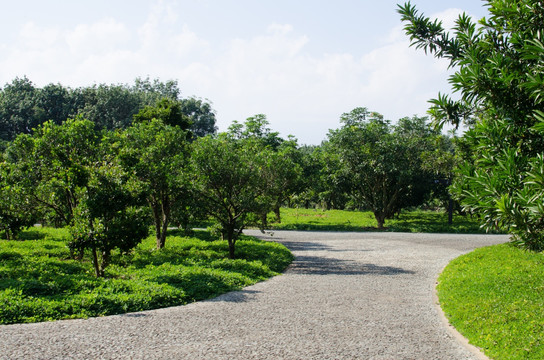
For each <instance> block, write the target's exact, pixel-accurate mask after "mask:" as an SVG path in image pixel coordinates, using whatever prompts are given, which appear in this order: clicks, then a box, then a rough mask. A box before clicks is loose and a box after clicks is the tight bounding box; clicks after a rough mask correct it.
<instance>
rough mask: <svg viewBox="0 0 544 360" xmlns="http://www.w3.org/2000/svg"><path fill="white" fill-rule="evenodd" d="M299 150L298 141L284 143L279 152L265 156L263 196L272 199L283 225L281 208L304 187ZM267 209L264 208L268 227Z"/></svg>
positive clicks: (262, 174)
mask: <svg viewBox="0 0 544 360" xmlns="http://www.w3.org/2000/svg"><path fill="white" fill-rule="evenodd" d="M298 155H299V152H298V149H297V143H296V140H294V139H292V140H290V141H284V142H282V144H281V145H280V147H279V148H278V149H277V151H268V152H267V153H265V154H263V157H264V160H265V166H264V167H263V171H262V172H261V176H262V177H263V179H262V184H263V190H262V192H263V194H266V195H267V196H268V197H269V198H270V203H269V205H270V207H271V208H272V210H273V211H274V214H275V215H276V221H277V222H279V223H281V213H280V208H281V206H282V205H283V204H284V202H285V201H286V200H287V199H288V198H289V197H290V196H291V195H293V194H294V193H295V192H297V191H300V190H301V189H302V187H303V186H304V184H303V182H302V167H301V165H300V164H299V162H298V161H297V160H299V159H298ZM268 210H269V209H267V208H263V211H265V212H264V218H263V220H264V223H263V226H264V227H266V214H267V213H268Z"/></svg>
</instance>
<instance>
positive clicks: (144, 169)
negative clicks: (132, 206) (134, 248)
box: [115, 119, 188, 249]
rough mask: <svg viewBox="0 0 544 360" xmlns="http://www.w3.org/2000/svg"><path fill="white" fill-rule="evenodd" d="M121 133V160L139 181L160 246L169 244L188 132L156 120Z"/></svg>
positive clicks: (180, 190) (181, 185)
mask: <svg viewBox="0 0 544 360" xmlns="http://www.w3.org/2000/svg"><path fill="white" fill-rule="evenodd" d="M115 136H119V139H118V140H119V149H118V152H119V159H120V163H121V166H122V167H123V168H124V170H125V171H126V172H127V173H129V174H131V175H132V176H133V177H134V179H136V180H137V181H138V184H139V185H138V186H139V187H140V189H141V191H142V194H143V196H145V198H146V199H147V203H148V204H149V208H150V210H151V213H152V215H153V222H154V225H155V236H156V241H157V249H161V248H163V247H164V245H165V243H166V231H167V229H168V224H169V223H170V220H171V215H172V209H173V207H175V206H182V204H178V202H179V201H181V200H182V199H183V198H184V196H185V195H184V194H185V193H186V191H187V190H186V187H187V185H186V182H185V180H184V173H185V170H184V169H185V168H186V166H187V164H188V147H187V146H188V144H187V133H186V132H185V131H183V130H181V129H180V128H179V127H175V126H168V125H165V124H164V123H163V122H162V121H161V120H157V119H153V120H150V121H145V122H140V123H136V124H134V125H133V126H132V127H130V128H128V129H127V130H126V131H125V132H123V133H121V134H118V135H115Z"/></svg>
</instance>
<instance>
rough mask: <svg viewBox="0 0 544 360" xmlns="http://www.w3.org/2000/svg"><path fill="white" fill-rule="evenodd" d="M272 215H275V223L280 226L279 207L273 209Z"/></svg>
mask: <svg viewBox="0 0 544 360" xmlns="http://www.w3.org/2000/svg"><path fill="white" fill-rule="evenodd" d="M274 214H276V221H277V222H278V224H281V213H280V207H279V206H275V207H274Z"/></svg>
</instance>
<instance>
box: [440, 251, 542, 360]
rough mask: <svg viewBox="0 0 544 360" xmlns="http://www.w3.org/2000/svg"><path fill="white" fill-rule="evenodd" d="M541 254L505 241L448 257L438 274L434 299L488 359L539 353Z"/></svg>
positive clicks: (526, 357) (529, 357)
mask: <svg viewBox="0 0 544 360" xmlns="http://www.w3.org/2000/svg"><path fill="white" fill-rule="evenodd" d="M543 265H544V254H543V253H531V252H528V251H524V250H521V249H518V248H515V247H513V246H511V245H506V244H503V245H496V246H492V247H486V248H482V249H477V250H475V251H474V252H472V253H470V254H467V255H463V256H461V257H459V258H457V259H455V260H453V261H452V262H451V263H450V264H449V265H448V266H447V267H446V269H445V270H444V272H443V273H442V274H441V276H440V278H439V284H438V295H439V299H440V305H441V306H442V309H443V310H444V312H445V313H446V316H447V317H448V318H449V320H450V322H451V323H452V325H454V326H455V327H456V328H457V329H458V330H459V331H460V332H461V333H462V334H463V335H464V336H465V337H466V338H468V340H469V341H470V342H471V343H472V344H474V345H476V346H478V347H480V348H481V349H483V350H484V351H485V353H486V354H487V355H488V356H490V357H491V358H493V359H508V360H512V359H542V358H544V341H543V337H542V334H544V306H543V305H544V304H543V303H544V301H543V299H544V266H543Z"/></svg>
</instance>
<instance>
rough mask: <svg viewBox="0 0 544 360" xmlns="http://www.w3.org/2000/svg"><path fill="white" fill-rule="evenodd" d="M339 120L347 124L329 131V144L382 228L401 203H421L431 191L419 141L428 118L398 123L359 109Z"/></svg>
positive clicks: (350, 183)
mask: <svg viewBox="0 0 544 360" xmlns="http://www.w3.org/2000/svg"><path fill="white" fill-rule="evenodd" d="M341 121H342V122H343V123H344V126H343V127H342V128H341V129H339V130H334V131H331V132H330V133H329V141H330V143H331V147H332V148H333V149H334V150H335V151H336V152H337V153H338V157H339V160H340V164H342V168H341V171H342V172H344V174H345V175H344V179H346V181H347V183H348V186H349V189H350V193H351V195H352V196H353V198H354V199H355V201H356V202H357V203H358V204H359V205H360V206H361V207H363V208H367V209H370V210H371V211H372V212H373V213H374V216H375V218H376V221H377V222H378V228H380V229H383V227H384V224H385V220H386V219H389V218H391V217H393V215H394V214H395V213H397V212H399V211H400V210H401V209H402V208H403V207H407V206H413V205H418V204H421V203H422V202H423V201H424V200H425V199H426V196H427V193H428V192H429V191H430V186H427V187H425V182H426V181H428V179H425V178H426V176H425V173H424V171H422V169H421V163H420V154H421V152H422V151H423V150H424V148H422V143H421V141H420V140H418V139H419V136H420V135H421V130H422V128H421V125H422V124H424V120H421V119H412V120H411V119H404V120H402V121H401V122H400V124H399V126H398V127H396V128H395V127H392V126H391V125H390V123H389V121H386V120H384V119H383V117H382V116H381V115H380V114H378V113H372V112H369V111H368V110H366V109H365V108H357V109H354V110H353V111H352V112H351V113H347V114H344V115H342V118H341ZM410 128H412V130H414V131H408V130H409V129H410ZM416 130H417V131H416ZM428 184H430V183H428Z"/></svg>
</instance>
